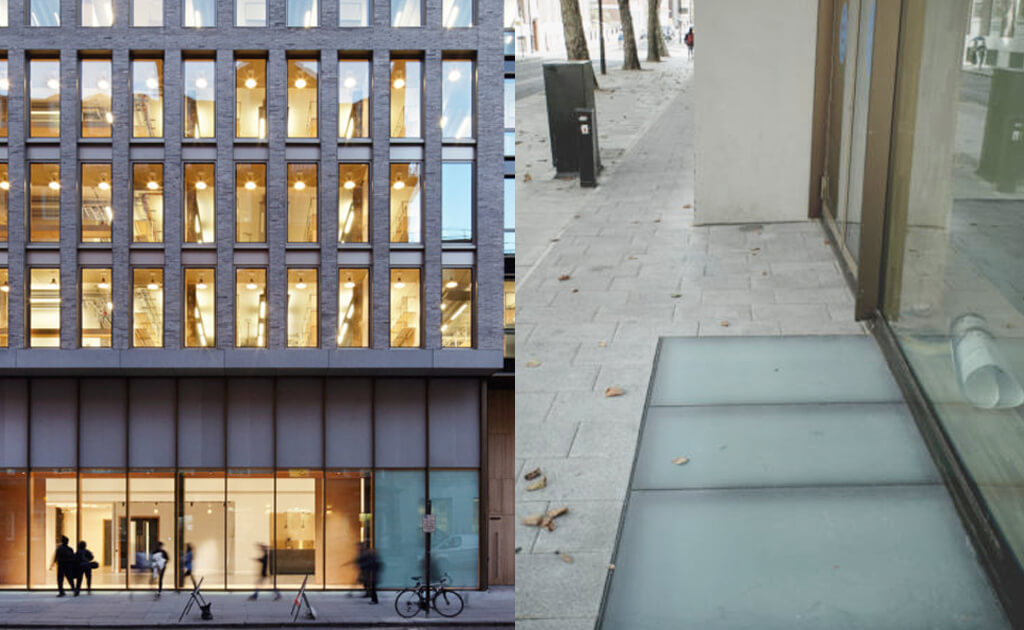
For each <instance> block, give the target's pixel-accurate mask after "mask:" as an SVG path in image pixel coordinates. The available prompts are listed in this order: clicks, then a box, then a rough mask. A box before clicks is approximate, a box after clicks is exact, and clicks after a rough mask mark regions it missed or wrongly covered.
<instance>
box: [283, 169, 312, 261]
mask: <svg viewBox="0 0 1024 630" xmlns="http://www.w3.org/2000/svg"><path fill="white" fill-rule="evenodd" d="M317 217H318V213H317V165H316V164H289V165H288V242H289V243H315V242H317V220H318V219H317Z"/></svg>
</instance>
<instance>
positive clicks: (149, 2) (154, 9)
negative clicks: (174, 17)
mask: <svg viewBox="0 0 1024 630" xmlns="http://www.w3.org/2000/svg"><path fill="white" fill-rule="evenodd" d="M163 25H164V0H132V26H163Z"/></svg>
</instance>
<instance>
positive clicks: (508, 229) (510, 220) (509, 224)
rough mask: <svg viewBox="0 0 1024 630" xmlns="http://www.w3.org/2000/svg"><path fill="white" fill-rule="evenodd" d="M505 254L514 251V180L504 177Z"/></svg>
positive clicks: (511, 253)
mask: <svg viewBox="0 0 1024 630" xmlns="http://www.w3.org/2000/svg"><path fill="white" fill-rule="evenodd" d="M504 223H505V228H504V230H505V255H506V256H509V255H511V256H514V255H515V253H516V180H515V178H514V177H506V178H505V222H504Z"/></svg>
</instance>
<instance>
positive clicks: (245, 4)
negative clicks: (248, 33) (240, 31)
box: [235, 0, 267, 26]
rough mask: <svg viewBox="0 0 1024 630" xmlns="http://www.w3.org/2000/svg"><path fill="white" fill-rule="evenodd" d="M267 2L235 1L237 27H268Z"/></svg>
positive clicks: (258, 0) (252, 0)
mask: <svg viewBox="0 0 1024 630" xmlns="http://www.w3.org/2000/svg"><path fill="white" fill-rule="evenodd" d="M266 25H267V0H235V26H266Z"/></svg>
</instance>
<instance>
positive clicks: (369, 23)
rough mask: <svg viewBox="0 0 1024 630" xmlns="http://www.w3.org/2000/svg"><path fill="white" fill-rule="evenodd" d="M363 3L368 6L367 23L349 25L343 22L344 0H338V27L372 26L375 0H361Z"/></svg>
mask: <svg viewBox="0 0 1024 630" xmlns="http://www.w3.org/2000/svg"><path fill="white" fill-rule="evenodd" d="M359 1H360V2H362V3H363V5H364V6H365V8H366V24H363V25H361V26H347V25H345V24H342V23H341V3H342V2H344V0H337V2H338V28H370V27H371V26H373V0H359Z"/></svg>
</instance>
